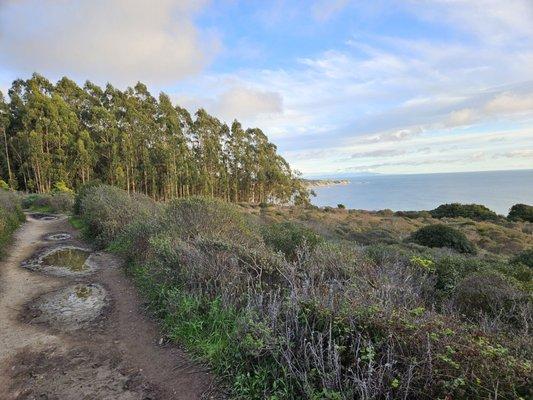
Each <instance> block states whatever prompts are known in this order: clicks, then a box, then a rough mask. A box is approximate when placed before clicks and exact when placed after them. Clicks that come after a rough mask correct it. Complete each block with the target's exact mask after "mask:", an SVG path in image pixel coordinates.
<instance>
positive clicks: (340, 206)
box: [337, 204, 346, 210]
mask: <svg viewBox="0 0 533 400" xmlns="http://www.w3.org/2000/svg"><path fill="white" fill-rule="evenodd" d="M337 208H338V209H339V210H344V209H346V206H345V205H344V204H337Z"/></svg>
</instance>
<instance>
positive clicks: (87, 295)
mask: <svg viewBox="0 0 533 400" xmlns="http://www.w3.org/2000/svg"><path fill="white" fill-rule="evenodd" d="M107 302H108V299H107V292H106V290H105V289H104V288H103V287H102V286H101V285H99V284H96V283H91V284H81V283H80V284H76V285H71V286H67V287H65V288H62V289H59V290H57V291H54V292H52V293H47V294H45V295H43V296H41V297H39V298H38V299H37V300H35V301H34V302H33V303H31V304H30V305H29V306H28V311H29V312H28V316H29V318H30V321H29V322H30V323H45V324H47V325H50V326H52V327H54V328H56V329H59V330H61V331H72V330H76V329H80V328H83V327H86V326H87V325H89V324H90V323H91V322H93V321H94V320H95V319H96V318H98V317H99V316H100V315H101V314H102V311H103V309H104V307H105V305H106V304H107Z"/></svg>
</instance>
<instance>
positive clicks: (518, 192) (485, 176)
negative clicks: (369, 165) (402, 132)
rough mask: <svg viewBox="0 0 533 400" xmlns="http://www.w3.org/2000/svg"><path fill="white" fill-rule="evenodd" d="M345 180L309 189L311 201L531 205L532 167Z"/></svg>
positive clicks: (374, 205) (372, 206) (427, 206)
mask: <svg viewBox="0 0 533 400" xmlns="http://www.w3.org/2000/svg"><path fill="white" fill-rule="evenodd" d="M343 179H344V178H343ZM346 179H348V180H349V181H350V183H349V184H347V185H336V186H329V187H317V188H313V190H314V191H315V193H316V195H317V196H316V197H314V198H312V200H311V201H312V203H313V204H315V205H317V206H332V207H336V206H337V204H344V205H345V206H346V207H347V208H353V209H361V210H383V209H387V208H388V209H391V210H393V211H407V210H431V209H433V208H435V207H437V206H439V205H440V204H444V203H476V204H483V205H485V206H487V207H488V208H490V209H491V210H493V211H495V212H497V213H498V214H502V215H507V213H508V211H509V208H510V207H511V206H512V205H513V204H516V203H524V204H533V169H531V170H517V171H490V172H460V173H439V174H410V175H370V176H364V177H354V178H349V177H347V178H346Z"/></svg>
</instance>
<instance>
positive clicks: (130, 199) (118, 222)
mask: <svg viewBox="0 0 533 400" xmlns="http://www.w3.org/2000/svg"><path fill="white" fill-rule="evenodd" d="M80 208H81V214H82V216H83V220H84V223H85V225H86V227H87V234H88V235H89V236H90V237H92V238H93V239H94V240H95V241H96V242H97V244H99V245H101V246H103V245H106V244H109V243H110V242H112V241H113V240H114V239H115V238H116V237H117V236H118V234H119V233H120V232H121V231H122V229H123V228H124V227H125V226H126V225H128V224H129V223H131V222H132V221H133V220H134V219H135V218H137V217H139V218H141V217H143V216H146V215H151V214H153V215H157V211H158V209H159V207H158V206H157V205H156V204H155V202H154V201H152V200H151V199H149V198H148V197H146V196H143V195H139V194H137V195H134V196H130V195H129V194H128V193H127V192H126V191H125V190H122V189H119V188H117V187H114V186H108V185H99V186H92V187H90V188H88V189H87V191H86V192H85V193H84V195H83V197H82V199H81V207H80Z"/></svg>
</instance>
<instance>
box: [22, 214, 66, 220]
mask: <svg viewBox="0 0 533 400" xmlns="http://www.w3.org/2000/svg"><path fill="white" fill-rule="evenodd" d="M29 216H30V217H32V218H33V219H36V220H39V221H55V220H57V219H59V216H57V215H54V214H46V213H31V214H29Z"/></svg>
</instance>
